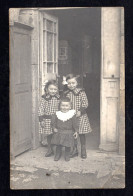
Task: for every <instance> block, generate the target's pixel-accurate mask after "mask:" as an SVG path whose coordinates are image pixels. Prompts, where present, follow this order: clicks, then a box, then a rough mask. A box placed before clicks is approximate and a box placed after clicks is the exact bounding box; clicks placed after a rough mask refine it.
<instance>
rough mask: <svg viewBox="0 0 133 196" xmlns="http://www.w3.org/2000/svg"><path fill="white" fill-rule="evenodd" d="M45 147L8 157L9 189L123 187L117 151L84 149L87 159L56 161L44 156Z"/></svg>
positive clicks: (121, 161)
mask: <svg viewBox="0 0 133 196" xmlns="http://www.w3.org/2000/svg"><path fill="white" fill-rule="evenodd" d="M45 153H46V148H44V147H40V148H38V149H37V150H32V151H28V152H25V153H23V154H22V155H19V156H18V157H16V158H15V160H13V161H11V172H10V186H11V188H12V189H56V188H59V189H61V188H62V189H64V188H68V189H69V188H75V189H78V188H88V189H89V188H124V187H125V166H124V163H125V160H124V157H123V156H120V155H118V154H117V153H105V152H100V151H96V150H88V151H87V159H81V157H80V156H79V157H76V158H73V159H71V160H70V161H69V162H65V161H64V157H63V156H64V152H63V155H62V157H61V159H60V160H59V161H58V162H55V161H54V160H53V158H54V157H53V156H52V157H49V158H46V157H45V156H44V155H45Z"/></svg>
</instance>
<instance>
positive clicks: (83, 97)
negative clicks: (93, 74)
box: [79, 91, 88, 115]
mask: <svg viewBox="0 0 133 196" xmlns="http://www.w3.org/2000/svg"><path fill="white" fill-rule="evenodd" d="M87 108H88V98H87V96H86V93H85V91H82V92H81V107H80V109H79V111H80V114H81V115H83V114H85V113H86V109H87Z"/></svg>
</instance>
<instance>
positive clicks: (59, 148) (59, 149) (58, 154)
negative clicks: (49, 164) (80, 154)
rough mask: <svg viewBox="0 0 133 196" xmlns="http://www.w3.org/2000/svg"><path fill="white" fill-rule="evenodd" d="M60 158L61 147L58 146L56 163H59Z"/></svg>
mask: <svg viewBox="0 0 133 196" xmlns="http://www.w3.org/2000/svg"><path fill="white" fill-rule="evenodd" d="M60 157H61V147H60V146H57V147H56V153H55V157H54V161H58V160H59V159H60Z"/></svg>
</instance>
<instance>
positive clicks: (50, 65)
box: [47, 63, 53, 73]
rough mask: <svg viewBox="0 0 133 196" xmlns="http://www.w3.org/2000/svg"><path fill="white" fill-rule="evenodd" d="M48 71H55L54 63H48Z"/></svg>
mask: <svg viewBox="0 0 133 196" xmlns="http://www.w3.org/2000/svg"><path fill="white" fill-rule="evenodd" d="M47 73H53V63H47Z"/></svg>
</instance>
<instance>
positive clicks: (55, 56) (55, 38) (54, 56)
mask: <svg viewBox="0 0 133 196" xmlns="http://www.w3.org/2000/svg"><path fill="white" fill-rule="evenodd" d="M56 50H57V48H56V35H54V61H55V62H56Z"/></svg>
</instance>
